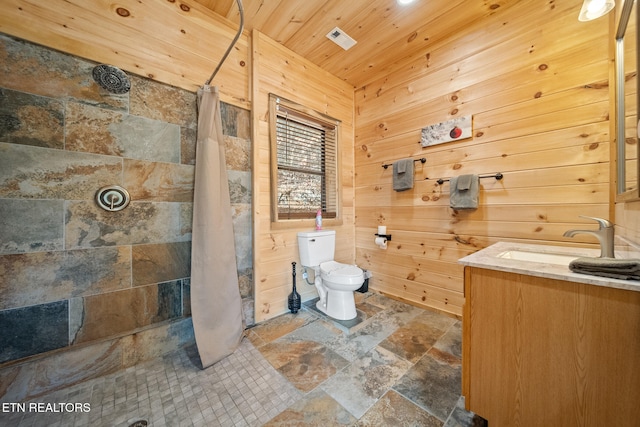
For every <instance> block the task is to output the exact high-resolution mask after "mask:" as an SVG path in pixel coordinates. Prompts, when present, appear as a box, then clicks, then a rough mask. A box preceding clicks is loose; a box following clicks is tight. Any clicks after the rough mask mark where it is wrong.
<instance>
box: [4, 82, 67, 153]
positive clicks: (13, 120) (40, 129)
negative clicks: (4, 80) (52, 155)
mask: <svg viewBox="0 0 640 427" xmlns="http://www.w3.org/2000/svg"><path fill="white" fill-rule="evenodd" d="M0 141H5V142H10V143H12V144H24V145H35V146H38V147H48V148H58V149H62V148H63V147H64V105H63V103H62V102H60V101H57V100H54V99H51V98H45V97H42V96H36V95H31V94H27V93H22V92H16V91H12V90H8V89H2V88H0Z"/></svg>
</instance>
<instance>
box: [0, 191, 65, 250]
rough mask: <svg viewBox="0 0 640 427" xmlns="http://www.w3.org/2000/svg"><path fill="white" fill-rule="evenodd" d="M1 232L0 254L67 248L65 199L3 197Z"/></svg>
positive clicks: (0, 216) (1, 201)
mask: <svg viewBox="0 0 640 427" xmlns="http://www.w3.org/2000/svg"><path fill="white" fill-rule="evenodd" d="M0 236H2V239H1V240H0V254H13V253H23V252H41V251H53V250H62V249H64V202H63V201H62V200H23V199H0Z"/></svg>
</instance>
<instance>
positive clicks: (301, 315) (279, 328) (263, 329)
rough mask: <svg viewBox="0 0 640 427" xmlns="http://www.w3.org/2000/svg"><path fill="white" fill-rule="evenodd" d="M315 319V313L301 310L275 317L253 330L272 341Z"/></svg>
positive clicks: (262, 337)
mask: <svg viewBox="0 0 640 427" xmlns="http://www.w3.org/2000/svg"><path fill="white" fill-rule="evenodd" d="M314 320H315V317H314V316H313V315H311V314H310V313H308V312H307V311H304V310H301V311H298V313H297V314H292V313H287V314H283V315H281V316H278V317H276V318H273V319H271V320H269V322H267V323H262V324H259V325H258V326H256V327H255V328H252V329H251V331H252V332H253V333H254V334H256V335H257V336H259V337H260V338H261V339H262V340H264V342H271V341H274V340H276V339H278V338H280V337H282V336H284V335H287V334H288V333H290V332H293V331H295V330H296V329H298V328H300V327H301V326H304V325H306V324H307V323H310V322H313V321H314Z"/></svg>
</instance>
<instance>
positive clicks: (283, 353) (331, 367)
mask: <svg viewBox="0 0 640 427" xmlns="http://www.w3.org/2000/svg"><path fill="white" fill-rule="evenodd" d="M259 350H260V353H262V355H263V356H264V357H265V358H266V359H267V360H268V361H269V363H271V365H272V366H273V367H274V368H276V369H277V370H278V371H279V372H280V373H281V374H282V375H284V376H285V377H286V378H287V379H288V380H289V381H290V382H291V384H293V385H294V386H295V387H296V388H297V389H298V390H300V391H303V392H309V391H311V390H313V389H314V388H316V387H317V386H318V385H319V384H321V383H323V382H324V381H326V380H327V379H329V378H331V377H332V376H333V375H334V374H335V373H336V372H338V371H339V370H341V369H343V368H344V367H345V366H347V365H348V364H349V362H348V361H347V360H345V359H344V358H342V357H340V356H339V355H338V354H336V353H334V352H333V351H331V350H330V349H329V348H327V347H325V346H323V345H322V344H318V343H317V342H313V341H296V342H290V341H287V340H277V341H273V342H271V343H269V344H266V345H264V346H262V347H260V348H259Z"/></svg>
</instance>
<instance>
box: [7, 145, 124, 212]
mask: <svg viewBox="0 0 640 427" xmlns="http://www.w3.org/2000/svg"><path fill="white" fill-rule="evenodd" d="M121 175H122V160H121V159H119V158H116V157H109V156H99V155H95V154H86V153H70V152H67V151H62V150H52V149H48V148H39V147H29V146H25V145H16V144H4V143H0V197H9V198H22V199H25V198H33V199H67V200H69V199H71V200H92V199H93V197H94V195H95V192H96V191H97V190H98V189H99V188H100V187H102V186H104V185H105V184H106V183H109V184H115V183H120V179H121V178H120V177H121Z"/></svg>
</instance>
